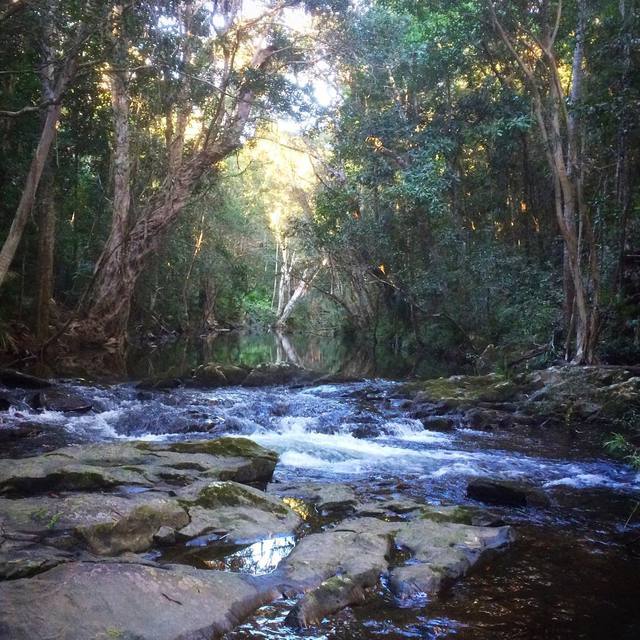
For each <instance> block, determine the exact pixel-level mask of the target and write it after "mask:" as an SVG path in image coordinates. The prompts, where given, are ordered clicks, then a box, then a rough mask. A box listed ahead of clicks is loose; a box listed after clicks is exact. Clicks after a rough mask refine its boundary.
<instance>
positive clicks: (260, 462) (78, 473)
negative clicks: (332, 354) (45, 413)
mask: <svg viewBox="0 0 640 640" xmlns="http://www.w3.org/2000/svg"><path fill="white" fill-rule="evenodd" d="M276 462H277V455H276V454H275V453H274V452H273V451H269V450H267V449H264V448H262V447H260V446H259V445H257V444H255V443H254V442H252V441H251V440H248V439H246V438H218V439H215V440H202V441H187V442H179V443H136V442H118V443H100V444H90V445H78V446H69V447H63V448H62V449H57V450H55V451H52V452H50V453H47V454H44V455H41V456H35V457H32V458H23V459H21V460H9V459H1V460H0V495H14V496H15V495H33V494H38V493H42V492H50V491H61V490H66V491H96V490H105V489H112V488H114V487H117V486H119V485H134V486H143V487H153V486H155V487H156V488H166V489H169V488H171V487H175V486H176V485H177V486H185V485H189V484H191V483H193V482H195V481H197V480H202V479H208V480H217V479H219V480H235V481H237V482H262V483H265V484H266V483H267V482H268V481H269V480H271V477H272V475H273V470H274V469H275V466H276Z"/></svg>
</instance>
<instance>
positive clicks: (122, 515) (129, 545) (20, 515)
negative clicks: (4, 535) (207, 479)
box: [0, 492, 189, 555]
mask: <svg viewBox="0 0 640 640" xmlns="http://www.w3.org/2000/svg"><path fill="white" fill-rule="evenodd" d="M0 514H1V516H2V522H3V526H4V527H5V529H8V530H11V531H14V532H18V533H20V534H25V533H27V534H37V535H38V537H39V538H40V539H41V540H44V541H45V542H46V541H48V542H47V544H49V545H51V546H59V545H60V544H63V545H64V546H65V547H67V546H69V540H67V539H65V538H64V537H63V534H67V535H68V536H72V537H74V538H75V539H77V540H78V541H79V542H81V543H82V544H83V545H85V546H86V547H87V548H88V549H89V550H90V551H91V552H92V553H95V554H98V555H116V554H119V553H121V552H123V551H145V550H146V549H148V548H149V547H150V546H151V544H152V541H153V536H154V534H155V533H156V531H157V530H158V529H159V528H160V527H161V526H169V527H174V528H179V527H184V526H185V525H186V524H187V523H188V522H189V517H188V515H187V512H186V511H185V509H184V508H183V507H181V506H180V504H179V503H178V502H177V500H175V499H172V498H169V497H167V496H165V495H162V494H157V493H155V492H146V493H141V494H134V495H131V496H127V497H125V496H117V495H105V494H98V493H89V494H72V495H68V496H63V497H60V498H53V497H38V498H23V499H21V500H7V499H2V498H0Z"/></svg>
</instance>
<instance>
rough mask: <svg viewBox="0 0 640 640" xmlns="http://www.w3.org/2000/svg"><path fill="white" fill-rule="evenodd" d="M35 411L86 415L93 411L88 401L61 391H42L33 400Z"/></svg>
mask: <svg viewBox="0 0 640 640" xmlns="http://www.w3.org/2000/svg"><path fill="white" fill-rule="evenodd" d="M33 407H34V409H46V410H47V411H61V412H63V413H85V412H87V411H91V409H92V404H91V402H89V401H88V400H86V399H84V398H81V397H80V396H77V395H74V394H72V393H67V392H66V391H62V390H61V389H49V390H47V391H41V392H40V393H38V394H37V395H36V396H35V398H34V399H33Z"/></svg>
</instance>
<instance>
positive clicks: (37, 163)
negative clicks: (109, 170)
mask: <svg viewBox="0 0 640 640" xmlns="http://www.w3.org/2000/svg"><path fill="white" fill-rule="evenodd" d="M59 117H60V105H59V104H52V105H50V106H49V107H48V108H47V116H46V118H45V122H44V125H43V127H42V131H41V132H40V140H39V141H38V146H37V148H36V152H35V154H34V156H33V160H32V161H31V166H30V167H29V173H28V174H27V180H26V182H25V186H24V189H23V191H22V195H21V196H20V203H19V204H18V208H17V209H16V214H15V216H14V218H13V222H12V223H11V227H10V229H9V233H8V235H7V237H6V239H5V241H4V243H3V245H2V249H1V250H0V286H2V285H3V284H4V281H5V279H6V277H7V273H8V272H9V267H10V266H11V263H12V262H13V258H14V257H15V255H16V251H17V249H18V245H19V244H20V240H21V239H22V234H23V233H24V229H25V227H26V226H27V221H28V220H29V214H30V213H31V210H32V209H33V205H34V203H35V199H36V193H37V191H38V185H39V184H40V178H41V177H42V171H43V169H44V165H45V162H46V161H47V156H48V155H49V149H51V144H52V143H53V139H54V138H55V135H56V124H57V122H58V118H59Z"/></svg>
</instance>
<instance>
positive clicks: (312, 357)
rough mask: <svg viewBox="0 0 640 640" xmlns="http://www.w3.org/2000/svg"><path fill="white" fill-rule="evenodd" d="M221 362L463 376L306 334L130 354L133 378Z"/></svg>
mask: <svg viewBox="0 0 640 640" xmlns="http://www.w3.org/2000/svg"><path fill="white" fill-rule="evenodd" d="M209 362H217V363H221V364H235V365H241V366H245V367H255V366H256V365H258V364H260V363H263V362H289V363H291V364H295V365H297V366H300V367H304V368H307V369H314V370H318V371H328V372H338V371H339V372H341V373H342V374H344V375H349V376H355V377H387V378H397V377H404V376H407V375H410V374H415V375H421V376H423V377H438V376H441V375H451V374H453V373H461V372H463V369H464V366H463V365H462V364H461V363H460V362H455V361H451V359H449V360H448V361H446V362H444V361H442V360H441V359H438V358H434V357H433V355H429V354H422V355H419V354H416V353H414V352H412V351H411V350H409V349H407V348H405V347H403V346H402V345H401V344H390V343H377V344H373V343H372V342H370V341H367V340H362V341H359V342H354V341H347V340H345V339H343V338H341V337H338V336H326V335H316V334H306V333H294V334H281V333H274V332H264V333H248V332H240V331H232V332H229V333H221V334H218V335H212V336H208V337H203V338H179V339H177V340H175V341H173V342H170V343H164V344H158V345H153V344H152V345H149V344H147V343H145V344H142V345H138V346H133V347H131V348H130V349H129V351H128V353H127V374H128V376H129V377H130V378H144V377H147V376H154V375H162V376H166V375H176V376H180V375H184V374H185V373H188V372H189V371H191V370H192V369H194V368H195V367H197V366H198V365H200V364H204V363H209Z"/></svg>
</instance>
